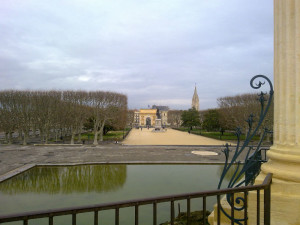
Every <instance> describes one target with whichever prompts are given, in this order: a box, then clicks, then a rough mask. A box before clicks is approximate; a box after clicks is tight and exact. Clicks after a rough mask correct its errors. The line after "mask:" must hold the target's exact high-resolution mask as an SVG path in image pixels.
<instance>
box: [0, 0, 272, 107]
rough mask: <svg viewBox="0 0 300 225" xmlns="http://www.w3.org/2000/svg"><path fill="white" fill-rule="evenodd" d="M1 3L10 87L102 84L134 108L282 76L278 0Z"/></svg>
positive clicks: (228, 91)
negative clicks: (276, 50)
mask: <svg viewBox="0 0 300 225" xmlns="http://www.w3.org/2000/svg"><path fill="white" fill-rule="evenodd" d="M9 2H10V3H5V4H1V5H0V29H1V33H2V35H1V37H0V72H1V74H0V80H1V82H2V84H4V85H3V86H2V87H1V89H5V88H32V89H43V88H44V89H53V88H55V89H87V90H91V89H93V90H94V89H102V90H111V91H118V92H122V93H125V94H127V95H128V97H129V107H130V108H139V107H145V106H147V105H148V104H155V102H156V101H157V103H159V102H161V103H164V102H169V103H170V106H171V107H174V108H182V109H187V108H189V107H190V103H188V102H189V99H191V97H192V94H193V88H194V83H195V82H196V83H197V87H198V93H199V97H200V107H201V108H209V107H215V106H216V99H217V98H218V97H221V96H226V95H234V94H238V93H243V92H245V91H247V92H249V91H251V89H250V87H249V80H250V79H251V76H252V75H255V74H258V73H265V74H268V75H272V68H273V65H272V63H273V62H272V61H273V24H272V23H273V15H272V13H273V10H272V2H273V1H272V0H265V1H260V0H253V1H248V0H228V1H224V0H210V1H207V0H200V1H199V0H185V1H183V0H161V1H155V0H150V1H137V0H128V1H121V0H116V1H109V0H106V1H96V0H91V1H80V0H73V1H68V0H65V1H58V0H55V1H38V0H34V1H31V2H27V1H20V0H12V1H9Z"/></svg>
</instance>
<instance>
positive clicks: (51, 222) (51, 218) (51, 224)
mask: <svg viewBox="0 0 300 225" xmlns="http://www.w3.org/2000/svg"><path fill="white" fill-rule="evenodd" d="M49 225H53V216H49Z"/></svg>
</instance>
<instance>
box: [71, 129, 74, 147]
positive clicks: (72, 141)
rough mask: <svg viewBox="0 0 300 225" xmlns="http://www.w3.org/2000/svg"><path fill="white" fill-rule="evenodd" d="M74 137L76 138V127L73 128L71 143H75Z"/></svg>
mask: <svg viewBox="0 0 300 225" xmlns="http://www.w3.org/2000/svg"><path fill="white" fill-rule="evenodd" d="M74 139H75V129H72V135H71V145H74Z"/></svg>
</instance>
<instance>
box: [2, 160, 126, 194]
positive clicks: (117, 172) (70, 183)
mask: <svg viewBox="0 0 300 225" xmlns="http://www.w3.org/2000/svg"><path fill="white" fill-rule="evenodd" d="M126 176H127V168H126V165H85V166H68V167H36V168H33V169H31V170H29V171H27V172H26V173H23V174H20V175H18V176H16V177H14V178H12V179H9V180H7V181H5V182H3V183H1V184H0V191H1V192H3V193H7V194H16V193H26V192H37V193H49V194H56V193H64V194H69V193H72V192H92V191H94V192H108V191H113V190H117V189H119V188H121V187H122V186H123V185H124V183H125V181H126Z"/></svg>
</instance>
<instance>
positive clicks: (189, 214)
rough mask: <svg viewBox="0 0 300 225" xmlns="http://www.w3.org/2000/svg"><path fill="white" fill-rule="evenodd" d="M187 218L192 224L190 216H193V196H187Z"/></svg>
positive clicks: (188, 223)
mask: <svg viewBox="0 0 300 225" xmlns="http://www.w3.org/2000/svg"><path fill="white" fill-rule="evenodd" d="M186 211H187V218H186V222H187V225H190V216H191V198H190V197H188V198H187V210H186Z"/></svg>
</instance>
